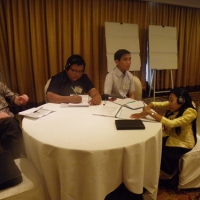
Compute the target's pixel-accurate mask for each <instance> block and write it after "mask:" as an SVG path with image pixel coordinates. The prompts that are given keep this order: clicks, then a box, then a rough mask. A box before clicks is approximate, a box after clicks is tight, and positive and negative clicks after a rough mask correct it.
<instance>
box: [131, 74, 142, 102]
mask: <svg viewBox="0 0 200 200" xmlns="http://www.w3.org/2000/svg"><path fill="white" fill-rule="evenodd" d="M133 82H134V86H135V92H134V96H135V99H136V100H138V101H139V100H142V83H141V81H140V79H139V78H138V77H137V76H133Z"/></svg>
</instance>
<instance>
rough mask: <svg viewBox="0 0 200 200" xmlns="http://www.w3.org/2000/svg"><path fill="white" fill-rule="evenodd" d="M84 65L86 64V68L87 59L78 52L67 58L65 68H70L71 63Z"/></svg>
mask: <svg viewBox="0 0 200 200" xmlns="http://www.w3.org/2000/svg"><path fill="white" fill-rule="evenodd" d="M74 64H76V65H78V66H79V65H83V66H84V70H85V65H86V64H85V61H84V59H83V58H82V57H81V56H80V55H77V54H74V55H71V56H70V57H69V58H68V59H67V63H66V65H65V69H66V70H69V69H70V67H71V65H74Z"/></svg>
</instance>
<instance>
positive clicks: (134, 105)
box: [113, 98, 144, 110]
mask: <svg viewBox="0 0 200 200" xmlns="http://www.w3.org/2000/svg"><path fill="white" fill-rule="evenodd" d="M113 103H116V104H119V105H124V107H128V108H130V109H133V110H134V109H139V108H143V107H144V102H143V101H136V100H133V99H131V98H126V99H116V100H115V101H113Z"/></svg>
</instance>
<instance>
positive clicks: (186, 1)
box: [140, 0, 200, 8]
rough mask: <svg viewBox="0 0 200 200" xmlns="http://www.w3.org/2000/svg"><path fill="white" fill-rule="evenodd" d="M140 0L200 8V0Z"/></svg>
mask: <svg viewBox="0 0 200 200" xmlns="http://www.w3.org/2000/svg"><path fill="white" fill-rule="evenodd" d="M140 1H151V2H158V3H165V4H172V5H179V6H186V7H194V8H200V0H140Z"/></svg>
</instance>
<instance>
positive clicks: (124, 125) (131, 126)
mask: <svg viewBox="0 0 200 200" xmlns="http://www.w3.org/2000/svg"><path fill="white" fill-rule="evenodd" d="M115 125H116V128H117V130H140V129H145V126H144V124H143V122H142V120H140V119H135V120H127V119H122V120H115Z"/></svg>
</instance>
